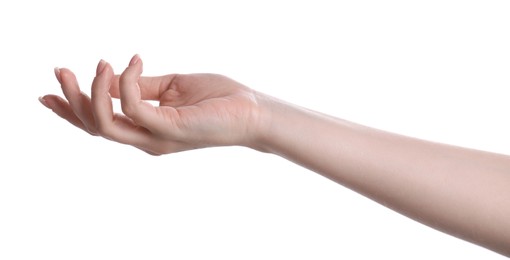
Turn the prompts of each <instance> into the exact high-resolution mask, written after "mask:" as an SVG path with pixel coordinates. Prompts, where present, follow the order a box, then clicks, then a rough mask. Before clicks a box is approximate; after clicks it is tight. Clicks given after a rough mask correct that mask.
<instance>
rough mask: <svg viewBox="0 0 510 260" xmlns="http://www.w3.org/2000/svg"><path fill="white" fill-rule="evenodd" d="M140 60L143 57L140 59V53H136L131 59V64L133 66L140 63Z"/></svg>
mask: <svg viewBox="0 0 510 260" xmlns="http://www.w3.org/2000/svg"><path fill="white" fill-rule="evenodd" d="M140 61H141V59H140V55H138V54H135V55H134V56H133V57H132V58H131V60H130V61H129V66H133V65H135V64H137V63H138V62H140Z"/></svg>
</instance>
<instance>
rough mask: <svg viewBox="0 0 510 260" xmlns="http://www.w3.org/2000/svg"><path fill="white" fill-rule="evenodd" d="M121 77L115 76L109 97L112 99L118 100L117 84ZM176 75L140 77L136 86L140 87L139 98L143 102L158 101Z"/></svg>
mask: <svg viewBox="0 0 510 260" xmlns="http://www.w3.org/2000/svg"><path fill="white" fill-rule="evenodd" d="M120 76H121V75H115V77H114V79H113V81H112V86H111V88H110V95H111V96H112V97H114V98H120V90H119V85H120V84H119V82H120ZM176 76H177V74H169V75H165V76H160V77H140V78H139V79H138V86H139V87H140V96H141V99H143V100H159V99H160V97H161V95H162V94H163V93H164V92H165V91H166V90H168V88H170V86H171V85H172V81H173V79H174V78H175V77H176Z"/></svg>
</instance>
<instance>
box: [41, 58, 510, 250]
mask: <svg viewBox="0 0 510 260" xmlns="http://www.w3.org/2000/svg"><path fill="white" fill-rule="evenodd" d="M142 67H143V65H142V61H141V59H140V57H139V56H138V55H135V56H134V57H133V58H132V59H131V61H130V64H129V66H128V67H127V68H126V70H125V71H124V72H123V73H122V75H120V76H115V75H114V73H113V69H112V67H111V66H110V65H109V64H108V63H106V62H105V61H100V62H99V64H98V67H97V76H96V77H95V79H94V81H93V83H92V91H91V94H92V95H91V98H89V97H88V96H87V95H86V94H84V93H83V92H81V91H80V88H79V86H78V83H77V80H76V78H75V76H74V74H73V73H72V72H71V71H70V70H68V69H56V70H55V75H56V77H57V80H58V81H59V82H60V84H61V86H62V91H63V93H64V96H65V99H64V98H61V97H59V96H57V95H46V96H44V97H41V98H40V101H41V103H42V104H43V105H45V106H46V107H48V108H50V109H51V110H53V112H55V113H56V114H57V115H59V116H60V117H62V118H64V119H65V120H67V121H69V122H70V123H71V124H73V125H75V126H77V127H79V128H81V129H83V130H84V131H86V132H88V133H90V134H92V135H99V136H102V137H105V138H107V139H110V140H113V141H116V142H120V143H124V144H129V145H132V146H134V147H137V148H139V149H141V150H143V151H145V152H147V153H149V154H152V155H162V154H168V153H174V152H180V151H185V150H189V149H196V148H203V147H212V146H230V145H241V146H246V147H250V148H253V149H256V150H259V151H262V152H269V153H274V154H277V155H279V156H282V157H284V158H286V159H288V160H291V161H293V162H295V163H297V164H300V165H302V166H304V167H306V168H309V169H311V170H313V171H315V172H317V173H319V174H322V175H324V176H326V177H328V178H330V179H331V180H334V181H336V182H338V183H340V184H342V185H344V186H346V187H349V188H351V189H353V190H355V191H357V192H359V193H361V194H364V195H365V196H367V197H369V198H371V199H373V200H375V201H377V202H379V203H381V204H383V205H385V206H387V207H389V208H392V209H393V210H395V211H398V212H400V213H402V214H404V215H406V216H408V217H410V218H413V219H415V220H417V221H420V222H422V223H424V224H426V225H428V226H431V227H433V228H435V229H438V230H441V231H443V232H446V233H448V234H451V235H454V236H456V237H459V238H461V239H464V240H467V241H470V242H472V243H475V244H478V245H481V246H483V247H486V248H488V249H491V250H493V251H496V252H499V253H501V254H503V255H506V256H510V217H509V216H510V157H509V156H506V155H501V154H495V153H489V152H484V151H478V150H472V149H467V148H461V147H455V146H449V145H444V144H439V143H433V142H428V141H424V140H419V139H415V138H410V137H405V136H401V135H398V134H393V133H388V132H384V131H381V130H377V129H373V128H369V127H366V126H362V125H358V124H355V123H352V122H349V121H345V120H342V119H338V118H335V117H332V116H328V115H324V114H320V113H318V112H314V111H310V110H307V109H305V108H301V107H298V106H295V105H292V104H287V103H285V102H283V101H280V100H278V99H276V98H273V97H270V96H267V95H264V94H262V93H259V92H256V91H254V90H252V89H250V88H248V87H246V86H244V85H242V84H240V83H238V82H235V81H233V80H231V79H229V78H227V77H224V76H221V75H215V74H189V75H178V74H171V75H165V76H161V77H141V73H142ZM112 97H113V98H120V101H121V106H122V112H123V114H115V113H114V112H113V109H112V100H111V98H112ZM145 100H157V101H159V106H153V105H151V104H150V103H148V102H146V101H145Z"/></svg>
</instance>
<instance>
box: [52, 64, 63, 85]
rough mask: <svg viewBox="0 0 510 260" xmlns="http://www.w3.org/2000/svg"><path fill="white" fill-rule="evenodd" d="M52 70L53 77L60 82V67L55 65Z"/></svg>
mask: <svg viewBox="0 0 510 260" xmlns="http://www.w3.org/2000/svg"><path fill="white" fill-rule="evenodd" d="M53 72H54V73H55V77H56V78H57V80H58V82H59V83H62V79H61V77H60V68H59V67H55V68H54V69H53Z"/></svg>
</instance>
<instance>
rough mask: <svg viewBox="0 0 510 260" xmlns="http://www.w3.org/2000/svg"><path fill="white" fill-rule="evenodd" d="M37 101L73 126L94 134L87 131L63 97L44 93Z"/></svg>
mask: <svg viewBox="0 0 510 260" xmlns="http://www.w3.org/2000/svg"><path fill="white" fill-rule="evenodd" d="M39 101H41V103H42V104H43V105H44V106H46V107H47V108H49V109H51V110H52V111H53V112H54V113H55V114H57V115H58V116H59V117H61V118H63V119H65V120H67V121H68V122H69V123H71V124H73V125H74V126H76V127H78V128H81V129H83V131H85V132H87V133H89V134H91V135H95V134H94V133H91V132H89V131H88V129H87V128H86V127H85V125H84V124H83V123H82V121H81V120H80V119H79V118H78V117H77V116H76V115H75V114H74V112H73V109H72V108H71V106H70V105H69V103H68V102H67V101H66V100H65V99H63V98H61V97H59V96H56V95H46V96H44V97H41V98H40V99H39Z"/></svg>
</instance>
